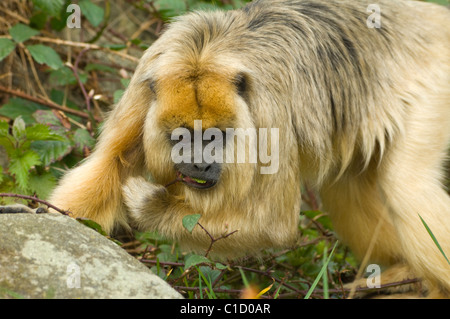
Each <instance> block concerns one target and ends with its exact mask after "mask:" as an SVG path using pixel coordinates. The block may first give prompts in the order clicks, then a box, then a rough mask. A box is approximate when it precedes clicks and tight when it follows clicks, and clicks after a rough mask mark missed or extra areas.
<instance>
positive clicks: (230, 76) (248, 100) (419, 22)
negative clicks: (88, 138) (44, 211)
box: [50, 0, 450, 297]
mask: <svg viewBox="0 0 450 319" xmlns="http://www.w3.org/2000/svg"><path fill="white" fill-rule="evenodd" d="M373 3H374V4H377V5H378V6H379V8H380V10H381V11H380V13H381V27H380V28H369V27H368V26H367V23H366V21H367V18H368V17H369V15H370V14H371V13H370V12H368V11H367V7H368V5H369V4H373ZM449 21H450V13H449V10H447V9H446V8H444V7H441V6H437V5H431V4H427V3H421V2H411V1H391V0H382V1H354V0H347V1H346V0H342V1H338V0H335V1H330V0H314V1H313V0H309V1H308V0H305V1H301V0H299V1H255V2H253V3H251V4H249V5H248V6H246V7H245V8H243V9H241V10H235V11H228V12H220V11H217V12H197V13H191V14H188V15H185V16H182V17H180V18H177V19H176V21H174V22H173V23H171V25H170V26H169V27H168V29H167V30H166V31H165V32H164V34H163V35H162V36H161V37H160V38H159V39H158V40H157V41H156V42H155V43H154V44H153V45H152V46H151V47H150V48H149V49H148V50H147V51H146V52H145V54H144V56H143V57H142V59H141V61H140V63H139V65H138V67H137V69H136V72H135V74H134V76H133V78H132V80H131V83H130V85H129V87H128V89H127V90H126V92H125V94H124V95H123V97H122V99H121V100H120V102H119V103H118V105H116V106H115V108H114V109H113V111H112V113H111V114H110V115H109V117H108V119H107V121H106V123H105V125H104V128H103V131H102V133H101V136H100V138H99V142H98V144H97V146H96V149H95V151H94V152H93V154H92V155H91V156H89V158H87V159H86V160H85V161H84V162H83V163H82V164H81V165H79V166H78V167H76V168H75V169H73V170H72V171H70V172H68V174H67V175H66V176H65V177H64V178H63V179H62V180H61V182H60V185H59V186H58V187H57V189H56V190H55V191H54V193H53V196H52V198H51V200H50V201H51V202H52V203H53V204H54V205H55V206H57V207H60V208H64V209H68V210H70V211H71V212H72V213H73V214H74V216H83V217H88V218H91V219H93V220H95V221H97V222H99V223H100V224H101V225H102V226H103V227H104V228H105V230H107V231H108V232H112V231H113V230H114V229H115V228H117V227H129V226H128V225H132V226H133V227H137V228H138V229H141V230H157V231H159V232H160V233H162V234H164V235H166V236H168V237H169V238H172V239H174V240H177V241H179V242H180V243H181V244H182V245H184V246H185V247H187V248H190V249H197V250H199V249H205V248H207V246H208V244H209V239H208V237H207V235H206V234H205V233H204V232H202V231H201V230H200V229H197V230H194V232H193V234H190V233H189V232H187V231H186V230H185V229H184V228H183V226H182V222H181V221H182V218H183V216H185V215H188V214H193V213H200V214H202V217H201V220H200V222H201V223H202V225H203V226H204V227H205V228H206V229H207V230H208V231H209V232H210V233H211V234H213V235H216V236H220V235H221V234H223V233H224V232H225V231H227V230H228V231H233V230H236V229H238V230H239V231H238V232H237V233H235V234H233V235H232V236H229V237H228V238H227V239H226V240H222V241H219V242H217V243H216V244H215V245H214V253H216V254H218V255H222V256H237V255H241V254H244V253H254V252H256V251H258V250H260V249H262V248H267V247H285V246H290V245H294V244H295V242H296V240H297V236H298V220H299V212H300V204H301V194H300V183H301V182H303V181H308V182H310V183H314V184H315V185H316V186H317V187H318V188H319V189H320V195H321V198H322V200H323V204H324V209H325V210H326V211H327V212H328V213H329V214H330V216H331V219H332V221H333V224H334V228H335V230H336V232H337V234H338V235H339V236H340V238H341V239H342V240H343V241H344V242H345V243H346V244H348V245H349V246H350V248H351V249H352V250H353V251H354V252H355V253H356V255H357V256H359V257H360V258H363V257H364V256H365V254H366V252H367V250H368V247H369V246H370V245H371V242H372V241H373V249H372V251H371V257H370V259H369V260H370V261H371V262H373V263H379V264H381V265H386V266H400V268H402V269H404V268H406V269H408V271H411V272H412V274H413V275H414V276H418V277H420V278H423V279H424V283H425V285H424V287H427V289H428V292H429V296H447V297H448V294H449V292H450V265H449V264H448V263H447V261H446V260H445V258H444V257H443V255H442V254H441V252H440V251H439V250H438V248H437V247H436V245H435V244H434V242H433V240H432V239H431V238H430V236H429V234H428V233H427V231H426V229H425V228H424V226H423V224H422V222H421V220H420V218H419V214H420V216H421V217H422V218H423V219H424V220H425V221H426V223H427V224H428V226H429V227H430V228H431V230H432V231H433V233H434V235H435V237H436V238H437V240H438V241H439V243H440V245H441V247H442V249H443V250H444V252H445V253H446V254H447V256H449V255H450V197H449V196H448V194H447V193H446V191H445V190H444V188H443V186H442V184H441V180H442V178H443V177H444V168H443V166H444V160H445V158H446V156H447V151H448V146H449V142H450V27H449V24H448V22H449ZM194 120H202V125H203V129H204V130H205V129H207V128H211V127H216V128H219V129H221V130H225V128H228V127H233V128H256V129H257V128H274V127H275V128H279V169H278V172H276V173H275V174H260V173H259V167H260V166H262V165H263V164H261V163H256V164H252V163H244V164H241V163H224V164H222V165H221V167H220V172H221V173H220V178H218V180H217V184H216V185H215V186H214V187H212V188H209V189H196V188H192V187H189V186H188V185H185V184H181V183H178V184H176V185H173V186H170V187H168V188H167V189H166V188H165V187H164V186H163V185H166V184H167V183H169V182H170V181H172V180H173V179H174V178H175V176H176V172H177V169H176V168H175V166H174V164H173V163H172V160H171V149H172V146H173V143H171V140H170V133H171V132H172V131H173V130H174V129H176V128H178V127H186V128H188V129H192V128H193V124H194ZM269 146H270V145H269ZM269 149H270V147H269ZM148 174H150V175H151V176H152V178H153V179H152V182H149V181H148V179H146V178H145V176H147V175H148ZM379 223H381V224H379ZM377 226H378V227H377ZM376 229H377V231H375V230H376Z"/></svg>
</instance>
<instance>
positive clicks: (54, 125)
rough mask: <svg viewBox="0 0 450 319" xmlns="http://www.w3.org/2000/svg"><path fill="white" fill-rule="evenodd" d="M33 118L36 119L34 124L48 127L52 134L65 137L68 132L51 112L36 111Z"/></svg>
mask: <svg viewBox="0 0 450 319" xmlns="http://www.w3.org/2000/svg"><path fill="white" fill-rule="evenodd" d="M33 118H35V119H36V122H38V123H40V124H44V125H45V126H48V127H49V128H50V130H51V131H52V132H53V133H55V134H58V135H60V136H65V135H66V133H67V132H68V131H69V129H67V128H65V127H64V126H63V125H62V124H61V122H60V120H59V119H58V118H57V117H56V115H55V114H54V113H53V112H52V111H47V110H37V111H36V112H34V113H33Z"/></svg>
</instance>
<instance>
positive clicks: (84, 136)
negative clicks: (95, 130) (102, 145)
mask: <svg viewBox="0 0 450 319" xmlns="http://www.w3.org/2000/svg"><path fill="white" fill-rule="evenodd" d="M73 141H74V142H75V145H76V147H77V150H78V151H79V152H80V153H82V152H83V150H84V148H85V147H88V148H89V149H92V148H93V147H94V145H95V139H94V138H93V137H92V136H91V135H90V134H89V132H88V131H87V130H85V129H82V128H79V129H77V130H76V131H75V134H74V135H73Z"/></svg>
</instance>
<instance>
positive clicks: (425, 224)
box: [419, 214, 450, 264]
mask: <svg viewBox="0 0 450 319" xmlns="http://www.w3.org/2000/svg"><path fill="white" fill-rule="evenodd" d="M419 218H420V220H421V221H422V224H423V225H424V226H425V229H426V230H427V232H428V234H429V235H430V237H431V239H433V241H434V243H435V245H436V246H437V248H438V249H439V250H440V252H441V254H442V256H444V258H445V260H447V262H448V263H449V264H450V261H449V260H448V258H447V256H446V255H445V253H444V250H442V247H441V245H439V242H438V241H437V239H436V237H434V234H433V232H432V231H431V229H430V227H428V225H427V223H426V222H425V221H424V220H423V218H422V216H420V214H419Z"/></svg>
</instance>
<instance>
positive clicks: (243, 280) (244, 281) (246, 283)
mask: <svg viewBox="0 0 450 319" xmlns="http://www.w3.org/2000/svg"><path fill="white" fill-rule="evenodd" d="M238 269H239V272H240V273H241V276H242V282H243V283H244V286H245V288H248V287H250V284H249V283H248V280H247V277H246V276H245V274H244V271H243V270H242V268H241V267H239V268H238Z"/></svg>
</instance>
